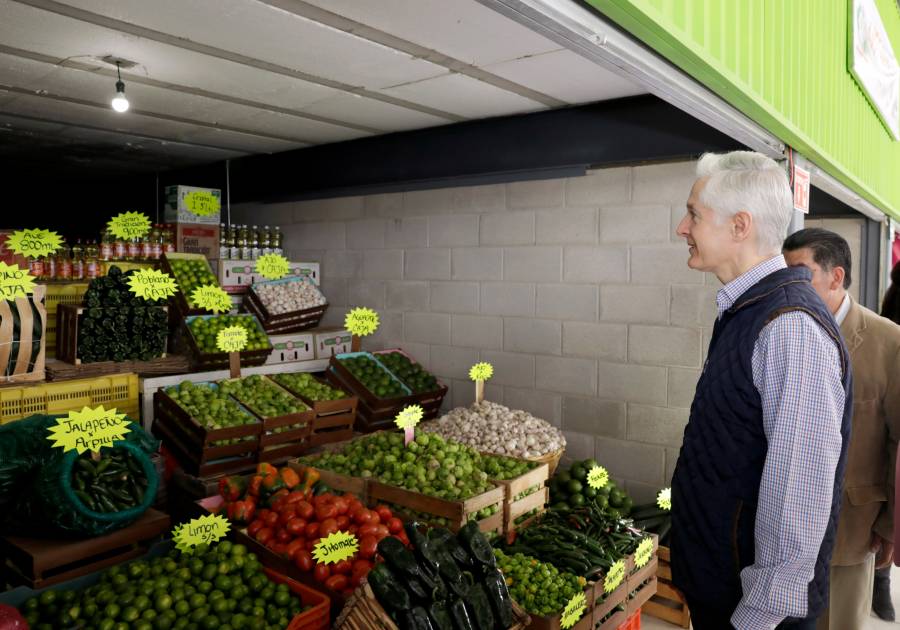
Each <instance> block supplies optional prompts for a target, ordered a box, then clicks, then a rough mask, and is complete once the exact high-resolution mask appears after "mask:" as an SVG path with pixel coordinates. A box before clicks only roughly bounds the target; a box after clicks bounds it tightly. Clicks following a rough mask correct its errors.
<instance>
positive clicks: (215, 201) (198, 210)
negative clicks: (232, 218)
mask: <svg viewBox="0 0 900 630" xmlns="http://www.w3.org/2000/svg"><path fill="white" fill-rule="evenodd" d="M184 205H185V207H186V208H187V209H188V211H189V212H191V213H192V214H196V215H197V216H198V217H208V216H210V215H213V214H215V213H217V212H219V211H220V210H221V209H222V203H221V202H220V201H219V198H218V197H217V196H216V195H214V194H212V193H211V192H209V191H208V190H195V191H193V192H189V193H188V194H186V195H185V196H184Z"/></svg>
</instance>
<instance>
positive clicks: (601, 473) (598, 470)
mask: <svg viewBox="0 0 900 630" xmlns="http://www.w3.org/2000/svg"><path fill="white" fill-rule="evenodd" d="M587 482H588V485H589V486H590V487H591V488H593V489H594V490H599V489H600V488H605V487H606V484H607V483H609V473H608V472H607V471H606V469H605V468H604V467H603V466H594V467H593V468H591V469H590V470H589V471H588V476H587Z"/></svg>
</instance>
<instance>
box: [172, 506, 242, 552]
mask: <svg viewBox="0 0 900 630" xmlns="http://www.w3.org/2000/svg"><path fill="white" fill-rule="evenodd" d="M229 529H231V524H230V523H229V522H228V519H226V518H225V517H224V516H222V515H221V514H208V515H206V516H201V517H200V518H195V519H194V520H192V521H188V522H187V523H183V524H181V525H178V526H177V527H176V528H175V529H173V530H172V539H173V540H174V541H175V548H176V549H178V550H179V551H181V552H183V553H188V552H191V551H193V550H194V547H196V546H197V545H203V544H206V545H211V544H212V543H214V542H216V541H218V540H220V539H221V538H224V537H225V534H227V533H228V530H229Z"/></svg>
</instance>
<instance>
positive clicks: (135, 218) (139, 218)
mask: <svg viewBox="0 0 900 630" xmlns="http://www.w3.org/2000/svg"><path fill="white" fill-rule="evenodd" d="M108 225H109V231H110V232H112V234H113V236H115V237H117V238H124V239H132V238H138V237H139V236H144V235H145V234H146V233H147V232H149V231H150V218H149V217H148V216H147V215H146V214H141V213H140V212H122V213H121V214H117V215H116V216H114V217H113V218H112V219H110V221H109V224H108Z"/></svg>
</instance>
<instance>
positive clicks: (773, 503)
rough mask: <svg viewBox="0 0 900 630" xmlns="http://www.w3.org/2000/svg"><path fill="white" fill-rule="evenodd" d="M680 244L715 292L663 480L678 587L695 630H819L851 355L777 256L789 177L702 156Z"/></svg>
mask: <svg viewBox="0 0 900 630" xmlns="http://www.w3.org/2000/svg"><path fill="white" fill-rule="evenodd" d="M697 175H698V178H697V181H696V182H695V183H694V186H693V188H692V189H691V193H690V198H689V199H688V202H687V214H686V215H685V217H684V218H683V219H682V220H681V222H680V223H679V225H678V229H677V233H678V234H679V235H680V236H682V237H684V238H685V240H686V241H687V244H688V247H689V251H690V258H689V259H688V266H689V267H691V268H692V269H697V270H699V271H706V272H711V273H713V274H715V275H716V277H717V278H718V279H719V281H721V282H722V284H723V285H724V286H723V287H722V289H721V290H720V291H719V293H718V295H717V296H716V303H717V307H718V313H719V315H718V319H717V320H716V323H715V327H714V328H713V334H712V339H711V340H710V344H709V352H708V356H707V359H706V363H705V365H704V368H703V373H702V374H701V376H700V380H699V382H698V383H697V391H696V394H695V396H694V402H693V404H692V405H691V415H690V421H689V422H688V425H687V427H686V428H685V432H684V441H683V443H682V447H681V453H680V456H679V459H678V464H677V466H676V468H675V474H674V477H673V480H672V520H673V524H672V576H673V581H674V582H675V584H676V585H677V586H678V587H679V588H680V589H681V590H682V591H683V592H684V593H685V596H686V597H687V600H688V605H689V607H690V609H691V615H692V621H693V623H694V628H695V630H722V629H723V628H731V627H732V626H733V627H736V628H738V629H740V630H757V629H760V630H761V629H767V630H770V629H772V628H776V627H778V628H796V629H804V630H805V629H812V628H815V620H816V618H817V617H818V616H819V615H820V614H821V612H822V611H823V610H824V608H825V606H826V605H827V601H828V568H829V561H830V558H831V553H832V549H833V546H834V536H835V522H836V518H837V514H838V510H839V508H840V497H841V492H840V483H841V479H842V478H843V468H844V463H845V460H846V450H847V442H848V437H849V432H850V404H849V403H850V397H851V393H850V392H851V376H850V364H849V359H848V355H847V350H846V348H845V346H844V343H843V340H842V338H841V334H840V329H839V328H838V326H837V324H836V323H835V321H834V318H833V317H832V315H831V312H830V311H829V310H828V308H827V307H826V306H825V305H824V304H823V303H822V300H821V299H820V298H819V297H818V296H817V295H816V292H815V290H814V289H813V288H812V286H811V285H810V277H811V276H810V273H809V271H808V270H807V269H805V268H801V267H793V268H789V267H788V266H787V265H786V264H785V260H784V257H783V256H782V255H781V244H782V241H783V240H784V237H785V235H786V232H787V227H788V224H789V222H790V218H791V213H792V212H793V203H792V199H791V194H790V190H789V187H788V182H787V178H786V176H785V174H784V171H783V170H782V169H781V168H780V167H779V166H778V164H776V163H775V162H774V161H773V160H771V159H769V158H767V157H765V156H763V155H760V154H757V153H751V152H747V151H735V152H733V153H728V154H724V155H713V154H707V155H704V156H703V157H701V158H700V161H699V163H698V165H697Z"/></svg>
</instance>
